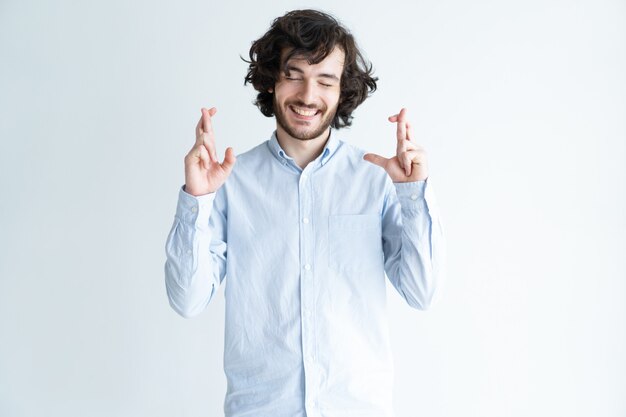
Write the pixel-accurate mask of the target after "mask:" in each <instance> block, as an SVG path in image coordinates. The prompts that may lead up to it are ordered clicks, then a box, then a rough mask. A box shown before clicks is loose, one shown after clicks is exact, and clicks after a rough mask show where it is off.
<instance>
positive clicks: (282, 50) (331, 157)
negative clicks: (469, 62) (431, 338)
mask: <svg viewBox="0 0 626 417" xmlns="http://www.w3.org/2000/svg"><path fill="white" fill-rule="evenodd" d="M248 63H249V71H248V74H247V76H246V82H250V83H252V84H253V86H254V87H255V89H256V90H257V91H258V92H259V94H258V96H257V101H256V104H257V106H258V107H259V108H260V110H261V111H262V113H263V114H264V115H266V116H275V117H276V131H275V132H274V133H273V134H272V136H271V138H270V139H269V140H267V141H265V142H263V143H261V144H259V145H258V146H256V147H254V148H253V149H251V150H249V151H247V152H245V153H243V154H241V155H239V156H238V157H237V158H235V156H234V152H233V149H232V148H230V147H229V148H227V149H226V152H225V157H224V160H223V162H222V163H220V162H219V161H218V159H217V155H216V152H215V138H214V134H213V129H212V117H213V116H214V115H215V112H216V109H215V108H211V109H209V110H207V109H202V117H201V118H200V121H199V122H198V125H197V127H196V143H195V145H194V146H193V148H192V149H191V151H190V152H189V153H188V154H187V156H186V157H185V186H184V187H183V188H182V189H181V190H180V192H179V200H178V206H177V211H176V217H175V220H174V225H173V226H172V230H171V232H170V234H169V236H168V240H167V244H166V252H167V261H166V265H165V278H166V287H167V294H168V297H169V301H170V304H171V306H172V307H173V308H174V310H176V311H177V312H178V313H180V314H181V315H182V316H184V317H192V316H195V315H197V314H199V313H200V312H201V311H203V310H204V308H205V307H206V306H207V304H208V303H209V302H210V300H211V298H212V297H213V295H214V294H215V292H216V291H217V289H218V287H219V285H220V284H221V282H222V281H223V280H224V279H225V277H227V278H228V279H227V280H226V283H225V285H226V287H225V293H224V294H225V298H226V326H225V346H224V371H225V374H226V377H227V382H228V389H227V393H226V399H225V402H224V410H225V413H226V415H227V416H271V417H279V416H285V417H287V416H289V417H294V416H308V417H314V416H348V415H349V416H391V415H393V411H392V398H391V394H392V380H393V374H392V371H393V369H392V358H391V349H390V346H389V338H388V323H387V314H386V296H385V272H386V273H387V276H388V278H389V280H390V281H391V283H392V284H393V285H394V287H395V288H396V289H397V290H398V292H399V293H400V294H401V295H402V296H403V297H404V299H405V300H406V301H407V302H408V303H409V305H411V306H413V307H415V308H419V309H426V308H427V307H428V306H429V305H430V304H431V301H432V299H433V297H434V295H435V292H436V289H437V287H438V285H439V282H440V275H441V273H440V266H441V264H442V260H441V258H442V256H443V252H442V251H443V241H442V230H441V224H440V222H439V218H438V214H437V210H436V207H435V205H434V201H433V196H432V189H431V187H430V185H429V184H428V167H427V161H426V155H425V153H424V151H423V149H422V148H420V147H419V146H417V145H416V144H415V143H414V142H413V140H412V139H413V138H412V132H411V126H410V124H409V122H408V121H407V120H406V111H405V110H404V109H402V110H401V111H400V112H399V113H398V114H396V115H394V116H391V117H390V118H389V120H390V121H391V122H392V123H395V124H396V125H397V126H396V131H397V132H396V136H397V155H396V156H394V157H393V158H390V159H387V158H383V157H382V156H379V155H375V154H364V152H363V151H361V150H360V149H359V148H357V147H355V146H352V145H350V144H348V143H346V142H343V141H341V140H340V139H339V138H338V137H337V133H336V130H338V129H339V128H341V127H343V126H348V125H350V123H351V120H352V116H351V113H352V111H353V110H354V109H355V108H356V107H357V106H358V105H360V104H361V103H362V102H363V101H364V100H365V99H366V98H367V96H368V95H369V94H370V93H371V92H373V91H374V90H375V89H376V79H375V78H373V77H372V76H371V68H372V67H371V65H369V66H368V65H367V64H366V62H365V60H364V59H363V57H362V55H361V53H360V52H359V50H358V49H357V47H356V44H355V42H354V39H353V37H352V36H351V35H350V33H349V32H348V31H347V30H346V29H345V28H344V27H342V26H341V25H340V24H339V23H338V22H337V21H336V20H335V19H334V18H333V17H331V16H329V15H327V14H324V13H321V12H318V11H313V10H301V11H293V12H290V13H287V14H286V15H285V16H283V17H280V18H278V19H276V20H275V21H274V22H273V24H272V27H271V28H270V30H269V31H268V32H267V33H266V34H265V35H264V36H263V37H261V38H260V39H259V40H257V41H256V42H254V43H253V45H252V47H251V50H250V61H248ZM333 128H334V130H333ZM235 161H236V163H235Z"/></svg>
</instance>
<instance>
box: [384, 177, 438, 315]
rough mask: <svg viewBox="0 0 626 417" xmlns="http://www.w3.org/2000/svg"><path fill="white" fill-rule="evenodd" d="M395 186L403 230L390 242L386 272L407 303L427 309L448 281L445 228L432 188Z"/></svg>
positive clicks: (404, 184) (417, 184)
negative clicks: (445, 261) (445, 276)
mask: <svg viewBox="0 0 626 417" xmlns="http://www.w3.org/2000/svg"><path fill="white" fill-rule="evenodd" d="M394 187H395V190H396V196H397V199H398V203H399V207H398V208H396V213H395V215H396V216H399V217H400V223H401V227H400V228H398V229H397V231H396V235H395V236H390V237H389V239H388V242H387V245H388V250H387V251H386V253H389V254H391V256H389V257H388V258H387V259H386V261H385V269H386V271H387V274H388V276H389V279H390V280H391V282H392V283H393V284H394V286H395V287H396V289H397V290H398V292H399V293H400V294H401V295H402V296H403V297H404V299H405V300H406V301H407V303H408V304H409V305H410V306H412V307H414V308H419V309H422V310H424V309H427V308H428V307H429V306H430V305H431V304H432V303H433V301H434V300H435V299H436V298H437V296H438V293H439V292H440V289H441V284H442V281H443V279H444V270H443V266H444V260H445V241H444V236H443V227H442V225H441V220H440V217H439V212H438V209H437V206H436V201H435V199H434V193H433V192H432V186H430V185H429V184H427V183H426V182H424V181H418V182H410V183H394ZM398 211H399V213H398Z"/></svg>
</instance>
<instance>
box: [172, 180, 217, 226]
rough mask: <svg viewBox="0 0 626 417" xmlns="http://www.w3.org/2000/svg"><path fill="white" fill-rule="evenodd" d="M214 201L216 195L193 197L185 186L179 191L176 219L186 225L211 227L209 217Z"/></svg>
mask: <svg viewBox="0 0 626 417" xmlns="http://www.w3.org/2000/svg"><path fill="white" fill-rule="evenodd" d="M214 200H215V193H209V194H204V195H200V196H193V195H191V194H189V193H188V192H186V191H185V186H184V185H183V186H182V187H180V190H179V191H178V204H177V205H176V217H178V218H179V219H180V220H181V221H182V222H184V223H187V224H191V225H195V226H197V227H200V228H206V227H208V226H209V216H210V215H211V210H212V209H213V201H214Z"/></svg>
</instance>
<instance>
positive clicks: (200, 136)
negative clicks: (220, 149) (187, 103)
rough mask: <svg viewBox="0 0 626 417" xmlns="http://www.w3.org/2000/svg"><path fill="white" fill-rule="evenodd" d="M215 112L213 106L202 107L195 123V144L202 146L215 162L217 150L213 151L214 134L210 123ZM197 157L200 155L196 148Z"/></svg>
mask: <svg viewBox="0 0 626 417" xmlns="http://www.w3.org/2000/svg"><path fill="white" fill-rule="evenodd" d="M215 113H217V109H216V108H215V107H211V108H210V109H208V110H207V109H205V108H203V109H202V117H200V120H199V121H198V124H197V125H196V146H204V147H205V148H206V149H207V151H208V153H209V156H210V157H211V160H212V161H213V162H216V163H217V152H216V151H215V135H214V133H213V124H212V123H211V117H213V116H214V115H215ZM196 156H197V157H200V150H198V154H197V155H196Z"/></svg>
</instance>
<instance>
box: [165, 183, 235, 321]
mask: <svg viewBox="0 0 626 417" xmlns="http://www.w3.org/2000/svg"><path fill="white" fill-rule="evenodd" d="M219 192H220V190H218V191H217V192H216V193H211V194H207V195H203V196H199V197H194V196H192V195H191V194H188V193H187V192H185V191H184V187H181V189H180V191H179V195H178V204H177V207H176V216H175V218H174V224H173V225H172V228H171V230H170V233H169V235H168V237H167V241H166V244H165V253H166V256H167V260H166V262H165V287H166V290H167V296H168V298H169V302H170V305H171V306H172V308H173V309H174V310H175V311H176V312H177V313H178V314H180V315H181V316H183V317H187V318H189V317H193V316H196V315H198V314H199V313H201V312H202V311H203V310H204V309H205V308H206V306H207V305H208V304H209V302H210V301H211V299H212V297H213V295H214V294H215V292H216V291H217V288H218V287H219V285H220V284H221V283H222V281H223V279H224V276H225V273H226V247H227V245H226V214H225V213H226V210H225V208H224V207H220V205H221V204H220V203H221V202H222V201H223V200H221V199H216V197H217V194H218V193H219Z"/></svg>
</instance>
